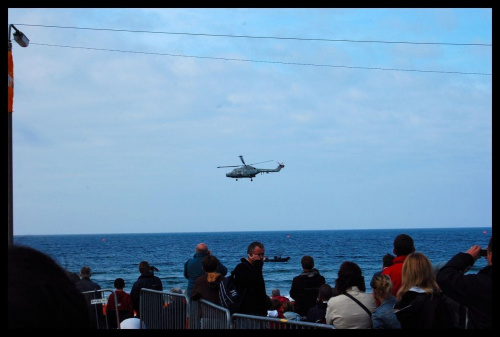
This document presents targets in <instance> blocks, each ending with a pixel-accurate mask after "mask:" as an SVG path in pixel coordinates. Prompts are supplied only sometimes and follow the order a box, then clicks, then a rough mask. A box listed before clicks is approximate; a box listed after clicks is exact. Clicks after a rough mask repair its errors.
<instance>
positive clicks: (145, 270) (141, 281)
mask: <svg viewBox="0 0 500 337" xmlns="http://www.w3.org/2000/svg"><path fill="white" fill-rule="evenodd" d="M154 271H158V269H157V268H156V267H154V266H150V265H149V263H148V262H147V261H142V262H141V263H139V272H140V273H141V276H139V278H138V279H137V281H135V283H134V285H133V286H132V290H131V291H130V297H132V305H133V307H134V310H135V312H136V317H137V318H139V317H140V312H139V310H140V308H139V303H140V296H141V289H142V288H146V289H153V290H159V291H162V290H163V284H162V283H161V280H160V278H159V277H157V276H155V275H154Z"/></svg>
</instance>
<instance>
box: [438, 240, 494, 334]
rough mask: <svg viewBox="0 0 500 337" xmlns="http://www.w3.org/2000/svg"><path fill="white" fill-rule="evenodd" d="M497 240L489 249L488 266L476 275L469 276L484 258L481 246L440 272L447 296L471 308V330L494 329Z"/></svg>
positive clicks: (455, 260)
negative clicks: (494, 276) (476, 263)
mask: <svg viewBox="0 0 500 337" xmlns="http://www.w3.org/2000/svg"><path fill="white" fill-rule="evenodd" d="M492 239H493V237H491V238H490V241H489V243H488V247H487V249H486V256H485V258H486V260H487V261H488V265H487V266H486V267H484V268H482V269H481V270H479V272H478V273H476V274H465V273H466V272H467V271H468V270H469V269H470V268H471V267H472V266H473V265H474V263H475V262H476V261H477V259H479V258H480V257H481V254H480V252H481V247H480V246H478V245H474V246H472V247H471V248H469V249H468V250H467V251H466V252H465V253H458V254H456V255H455V256H453V257H452V258H451V260H450V261H448V262H447V263H446V264H445V265H444V266H443V267H441V268H440V269H439V271H438V273H437V277H436V281H437V283H438V285H439V287H440V288H441V290H442V291H443V293H444V294H445V295H446V296H448V297H450V298H451V299H453V300H455V301H456V302H458V303H460V304H462V305H465V306H466V307H467V329H491V328H492V327H493V242H492Z"/></svg>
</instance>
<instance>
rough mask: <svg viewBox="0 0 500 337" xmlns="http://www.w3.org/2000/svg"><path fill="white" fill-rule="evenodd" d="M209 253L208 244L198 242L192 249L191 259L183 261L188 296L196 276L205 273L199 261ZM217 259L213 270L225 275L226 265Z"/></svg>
mask: <svg viewBox="0 0 500 337" xmlns="http://www.w3.org/2000/svg"><path fill="white" fill-rule="evenodd" d="M211 254H212V252H211V251H210V250H209V249H208V246H207V245H206V244H205V243H199V244H197V245H196V247H195V249H194V255H193V257H192V258H191V259H188V260H187V261H186V262H185V263H184V277H185V278H186V279H187V280H188V285H187V288H186V295H187V297H188V298H189V297H190V296H191V291H192V290H193V287H194V284H195V283H196V280H197V279H198V277H200V276H201V275H203V274H205V271H204V270H203V268H202V265H201V261H202V260H203V258H204V257H205V256H207V255H211ZM217 261H218V262H217V269H216V270H215V271H216V272H217V273H219V274H221V275H222V276H226V274H227V268H226V266H224V265H223V264H222V263H221V262H220V261H219V260H217Z"/></svg>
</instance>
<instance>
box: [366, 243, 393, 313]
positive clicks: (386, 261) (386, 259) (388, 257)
mask: <svg viewBox="0 0 500 337" xmlns="http://www.w3.org/2000/svg"><path fill="white" fill-rule="evenodd" d="M393 261H394V255H392V254H389V253H387V254H385V255H384V256H383V257H382V269H380V270H378V271H376V272H375V273H374V274H373V276H372V280H371V281H370V284H371V282H373V280H375V277H376V276H377V275H381V274H382V271H383V270H384V269H385V268H387V267H390V266H392V265H393ZM391 289H392V281H391ZM375 302H376V303H377V307H378V306H379V305H380V302H379V301H378V298H377V297H375Z"/></svg>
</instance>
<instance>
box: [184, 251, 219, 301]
mask: <svg viewBox="0 0 500 337" xmlns="http://www.w3.org/2000/svg"><path fill="white" fill-rule="evenodd" d="M218 265H219V259H217V258H216V257H215V256H213V255H207V256H205V257H204V258H203V260H202V261H201V266H202V268H203V270H204V271H205V274H203V275H201V276H200V277H198V279H197V280H196V283H195V284H194V287H193V290H192V291H191V297H190V299H191V300H194V301H197V300H200V299H204V300H206V301H209V302H212V303H215V304H217V305H220V299H219V288H220V282H221V281H222V279H223V278H224V276H223V275H222V274H220V273H218V272H217V266H218Z"/></svg>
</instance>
